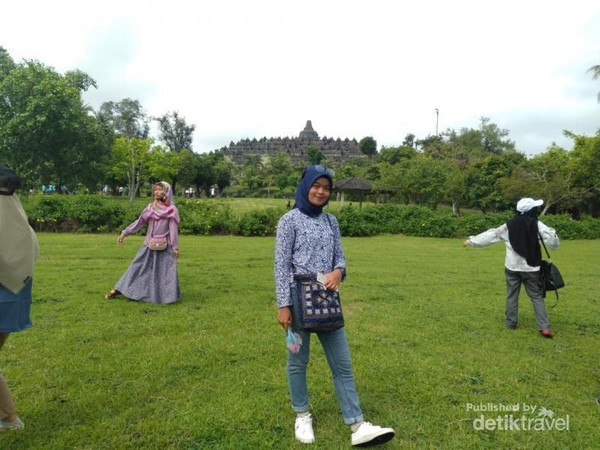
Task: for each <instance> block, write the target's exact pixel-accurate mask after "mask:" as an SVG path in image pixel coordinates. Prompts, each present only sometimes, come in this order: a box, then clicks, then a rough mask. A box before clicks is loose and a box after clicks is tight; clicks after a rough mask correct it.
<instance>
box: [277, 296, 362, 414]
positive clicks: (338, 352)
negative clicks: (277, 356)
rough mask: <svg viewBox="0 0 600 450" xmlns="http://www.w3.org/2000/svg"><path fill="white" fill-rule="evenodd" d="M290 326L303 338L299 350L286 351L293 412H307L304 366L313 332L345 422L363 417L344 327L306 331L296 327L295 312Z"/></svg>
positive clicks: (306, 364) (306, 362)
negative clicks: (294, 351)
mask: <svg viewBox="0 0 600 450" xmlns="http://www.w3.org/2000/svg"><path fill="white" fill-rule="evenodd" d="M291 294H292V301H293V302H294V307H293V308H292V311H293V310H294V309H295V308H296V307H297V302H298V295H297V291H296V288H295V287H292V289H291ZM292 316H293V319H292V329H293V330H294V331H295V332H296V333H298V334H299V335H300V337H301V338H302V346H301V347H300V352H298V353H292V352H291V351H289V350H288V360H287V378H288V385H289V389H290V397H291V400H292V409H293V410H294V411H296V412H305V411H308V387H307V382H306V369H307V367H308V362H309V359H310V338H311V334H316V335H317V337H318V338H319V341H321V345H322V346H323V350H324V351H325V356H326V357H327V362H328V363H329V367H330V369H331V374H332V376H333V385H334V387H335V393H336V395H337V399H338V402H339V404H340V409H341V410H342V417H343V418H344V423H346V424H348V425H350V424H353V423H356V422H360V421H362V420H364V419H363V415H362V410H361V409H360V405H359V402H358V393H357V392H356V387H355V385H354V375H353V373H352V361H351V359H350V349H349V348H348V340H347V338H346V330H345V329H344V328H339V329H337V330H335V331H327V332H322V333H309V332H306V331H302V330H300V329H299V328H298V324H297V323H296V316H297V315H296V314H292Z"/></svg>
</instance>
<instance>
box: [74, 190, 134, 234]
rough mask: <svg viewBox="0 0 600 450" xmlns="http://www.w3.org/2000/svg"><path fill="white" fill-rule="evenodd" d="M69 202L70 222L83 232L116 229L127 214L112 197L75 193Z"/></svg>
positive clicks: (124, 220)
mask: <svg viewBox="0 0 600 450" xmlns="http://www.w3.org/2000/svg"><path fill="white" fill-rule="evenodd" d="M67 203H68V204H69V208H68V211H67V212H68V214H67V216H68V217H69V221H70V223H72V224H73V226H74V227H76V228H75V229H73V230H71V231H78V232H83V233H99V232H110V231H114V230H118V229H119V228H120V227H121V226H122V225H123V223H124V222H126V219H127V218H128V214H127V212H126V211H125V208H124V207H123V205H122V204H120V203H118V202H117V201H116V200H113V199H105V198H101V197H99V196H97V195H77V196H74V197H73V199H72V201H69V202H67Z"/></svg>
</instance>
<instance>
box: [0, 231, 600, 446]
mask: <svg viewBox="0 0 600 450" xmlns="http://www.w3.org/2000/svg"><path fill="white" fill-rule="evenodd" d="M39 241H40V247H41V257H40V259H39V261H38V264H37V268H36V274H35V278H34V304H33V320H34V322H35V324H34V327H33V328H32V329H30V330H28V331H25V332H22V333H16V334H14V335H12V336H11V337H10V338H9V340H8V342H7V344H6V347H5V349H4V350H3V351H2V352H0V368H1V369H2V371H3V372H4V374H5V376H6V377H7V379H8V381H9V384H10V386H11V388H12V391H13V395H14V397H15V400H16V402H17V406H18V409H19V414H20V416H21V417H22V419H23V420H24V421H25V424H26V428H25V429H24V430H22V431H19V432H12V433H2V434H0V449H2V450H8V449H10V450H12V449H26V450H32V449H34V450H37V449H56V450H65V449H186V450H187V449H258V448H265V449H266V448H278V449H279V448H282V449H288V448H292V449H294V448H295V449H300V448H305V446H304V445H302V444H300V443H296V442H295V440H294V436H293V421H294V415H293V413H292V412H291V409H290V406H289V399H288V393H287V383H286V379H285V357H286V348H285V341H284V335H283V331H282V330H281V329H280V328H279V326H278V324H277V323H276V320H275V315H276V309H275V306H274V303H275V299H274V287H273V276H272V265H273V261H272V259H273V248H274V240H273V238H239V237H219V236H217V237H198V236H182V237H181V259H180V265H179V270H180V282H181V285H182V290H183V292H184V296H183V298H182V300H181V302H180V303H178V304H175V305H170V306H159V305H148V304H138V303H135V302H130V301H126V300H113V301H106V300H104V299H103V295H104V293H105V292H106V291H107V290H108V289H110V288H111V287H112V285H113V284H114V282H116V280H117V279H118V278H119V277H120V276H121V274H122V272H123V271H124V270H125V269H126V267H127V265H128V264H129V262H130V260H131V258H132V257H133V256H134V254H135V253H136V251H137V249H138V246H139V245H140V243H141V242H142V238H141V237H137V236H136V237H130V238H128V239H127V240H126V241H125V244H124V245H123V246H121V247H119V246H117V245H116V243H115V242H116V235H110V236H109V235H67V234H40V235H39ZM343 243H344V248H345V251H346V256H347V259H348V280H347V282H346V283H345V284H344V285H343V286H342V290H341V296H342V301H343V303H344V306H345V313H346V322H347V331H348V335H349V340H350V347H351V351H352V355H353V363H354V370H355V375H356V381H357V387H358V389H359V394H360V398H361V405H362V408H363V410H364V413H365V415H366V418H367V419H368V420H370V421H372V422H375V423H380V424H382V425H386V426H392V427H394V428H395V429H396V431H397V437H396V439H395V440H394V441H392V442H391V443H390V444H386V445H385V446H384V447H382V448H389V449H392V448H393V449H396V448H398V449H399V448H409V449H438V448H440V449H481V448H490V449H492V448H493V449H496V448H506V449H516V448H519V449H538V448H552V449H554V448H577V449H584V448H597V447H598V442H600V429H599V427H598V418H599V414H600V406H599V405H597V404H596V403H595V399H596V397H598V396H599V395H600V367H599V365H598V342H599V340H600V304H599V302H598V293H597V291H596V287H597V285H598V281H597V280H598V273H599V272H600V258H599V257H598V254H600V241H565V242H563V243H562V245H561V248H560V249H559V250H558V251H556V252H553V256H555V262H556V263H557V265H558V266H559V267H560V269H561V271H562V273H563V275H564V277H565V280H566V281H567V283H568V286H567V287H566V288H565V289H563V290H562V291H561V298H560V302H559V304H558V306H557V307H556V308H554V309H550V318H551V321H552V328H553V330H554V332H555V334H556V337H555V339H553V340H547V339H543V338H541V337H540V336H539V335H538V334H537V331H536V329H535V320H534V317H533V312H532V308H531V305H530V303H529V300H528V299H527V298H526V296H522V298H521V303H522V304H521V311H520V324H521V326H520V328H519V329H518V330H516V331H509V330H506V329H505V328H504V323H503V316H504V278H503V262H504V249H503V248H502V246H501V245H496V246H493V247H489V248H486V249H473V248H469V249H465V248H462V247H461V241H460V240H445V239H426V238H408V237H403V236H378V237H373V238H367V239H360V238H345V239H344V241H343ZM552 298H553V297H551V299H550V300H551V301H550V303H553V300H552ZM309 384H310V392H311V408H312V412H313V416H314V425H315V433H316V437H317V442H316V444H315V445H313V446H312V447H311V448H315V449H337V448H348V447H349V440H350V435H349V431H348V428H347V427H346V426H345V425H344V424H343V423H342V420H341V417H340V413H339V410H338V406H337V402H336V400H335V395H334V392H333V386H332V384H331V382H330V376H329V372H328V368H327V366H326V362H325V360H324V356H323V353H322V351H321V348H320V346H319V345H314V346H313V358H312V360H311V366H310V371H309ZM515 404H517V405H519V407H520V408H521V409H520V411H519V412H517V413H514V415H515V416H518V417H521V416H525V417H526V418H527V419H534V418H537V417H540V416H538V412H540V410H541V408H546V410H551V411H552V412H553V418H554V419H563V420H565V419H567V418H568V420H569V429H568V430H565V431H548V430H537V431H535V430H526V431H524V430H514V429H513V430H512V431H505V430H490V429H487V430H477V429H475V428H474V420H475V419H477V420H481V418H482V416H483V419H486V420H492V421H494V420H496V419H497V418H498V417H499V416H501V419H502V417H503V416H505V415H507V414H509V413H506V412H490V411H484V412H480V411H474V409H475V408H481V406H480V405H484V407H495V408H498V407H500V406H502V407H504V406H505V405H515ZM524 404H526V405H532V406H535V407H536V411H535V412H533V413H531V412H524V411H523V410H522V408H523V405H524ZM549 418H550V417H549V416H548V415H547V416H546V419H548V420H549ZM488 428H489V427H488Z"/></svg>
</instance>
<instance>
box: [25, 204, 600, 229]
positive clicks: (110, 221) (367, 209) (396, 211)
mask: <svg viewBox="0 0 600 450" xmlns="http://www.w3.org/2000/svg"><path fill="white" fill-rule="evenodd" d="M21 202H22V203H23V207H24V208H25V212H26V213H27V217H28V218H29V222H30V224H31V226H32V227H33V229H34V230H36V231H51V232H71V233H114V232H119V231H121V230H122V229H123V228H124V227H125V226H127V225H128V224H129V223H131V222H132V221H133V220H135V219H136V218H137V217H138V215H139V214H140V212H141V208H139V207H137V206H136V207H135V208H132V207H130V206H129V203H126V202H124V201H123V199H120V200H119V199H114V198H111V197H103V196H99V195H95V194H92V195H73V196H65V195H45V196H31V197H23V198H21ZM177 207H178V209H179V213H180V215H181V223H180V226H179V231H180V233H181V234H191V235H214V234H223V235H227V234H232V235H239V236H273V235H275V232H276V229H277V222H278V220H279V218H280V217H281V215H282V214H284V213H285V212H286V211H287V210H286V209H284V208H264V209H258V210H254V211H250V212H246V213H243V214H236V213H235V212H234V211H233V210H232V209H231V207H230V206H229V205H227V204H225V203H222V202H213V201H206V200H199V199H178V201H177ZM334 214H335V216H336V217H337V218H338V221H339V223H340V229H341V232H342V235H343V236H355V237H366V236H374V235H376V234H405V235H408V236H421V237H439V238H460V237H466V236H471V235H475V234H478V233H481V232H482V231H485V230H487V229H490V228H494V227H497V226H499V225H500V224H502V223H503V222H505V221H506V220H508V219H509V218H510V217H511V216H512V213H511V212H503V213H493V214H480V213H471V214H468V215H465V216H464V217H461V218H458V219H457V218H456V217H455V216H454V215H453V214H452V213H451V212H450V211H449V210H442V209H437V210H434V209H431V208H428V207H425V206H418V205H400V204H395V203H386V204H377V205H365V206H364V207H362V208H359V207H356V206H353V205H349V206H344V207H342V208H340V209H339V210H338V211H336V212H335V213H334ZM542 220H543V221H544V223H546V224H547V225H548V226H551V227H553V228H555V229H556V231H557V232H558V235H559V236H560V238H561V239H598V238H600V219H593V218H590V217H584V218H583V219H581V220H573V219H571V218H570V217H568V216H566V215H556V216H553V215H546V216H543V218H542Z"/></svg>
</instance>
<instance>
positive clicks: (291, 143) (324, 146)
mask: <svg viewBox="0 0 600 450" xmlns="http://www.w3.org/2000/svg"><path fill="white" fill-rule="evenodd" d="M308 147H316V148H318V149H320V150H321V152H323V155H325V157H326V158H327V159H328V160H329V161H330V164H332V165H340V164H342V163H343V162H344V161H346V160H347V159H350V158H365V157H366V155H365V154H363V153H362V152H361V151H360V150H359V148H358V142H357V141H356V139H348V138H345V139H343V140H342V139H340V138H337V139H334V138H328V137H323V138H319V135H318V134H317V132H316V131H314V130H313V128H312V124H311V121H310V120H309V121H307V123H306V127H305V128H304V130H302V131H301V132H300V134H299V136H298V137H293V138H289V137H285V138H266V137H263V138H261V139H256V138H255V139H242V140H241V141H238V142H235V143H234V142H231V143H230V144H229V146H228V147H223V148H222V149H221V150H222V151H223V153H224V155H225V156H227V157H228V158H229V159H231V161H233V163H234V164H238V165H241V164H244V163H245V162H246V158H247V157H248V156H261V157H263V158H266V157H269V156H273V155H275V154H276V153H278V152H280V153H285V154H287V155H288V156H289V158H290V161H291V162H292V163H293V164H295V163H303V164H305V163H308V162H309V159H308V156H307V154H306V150H307V148H308Z"/></svg>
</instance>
